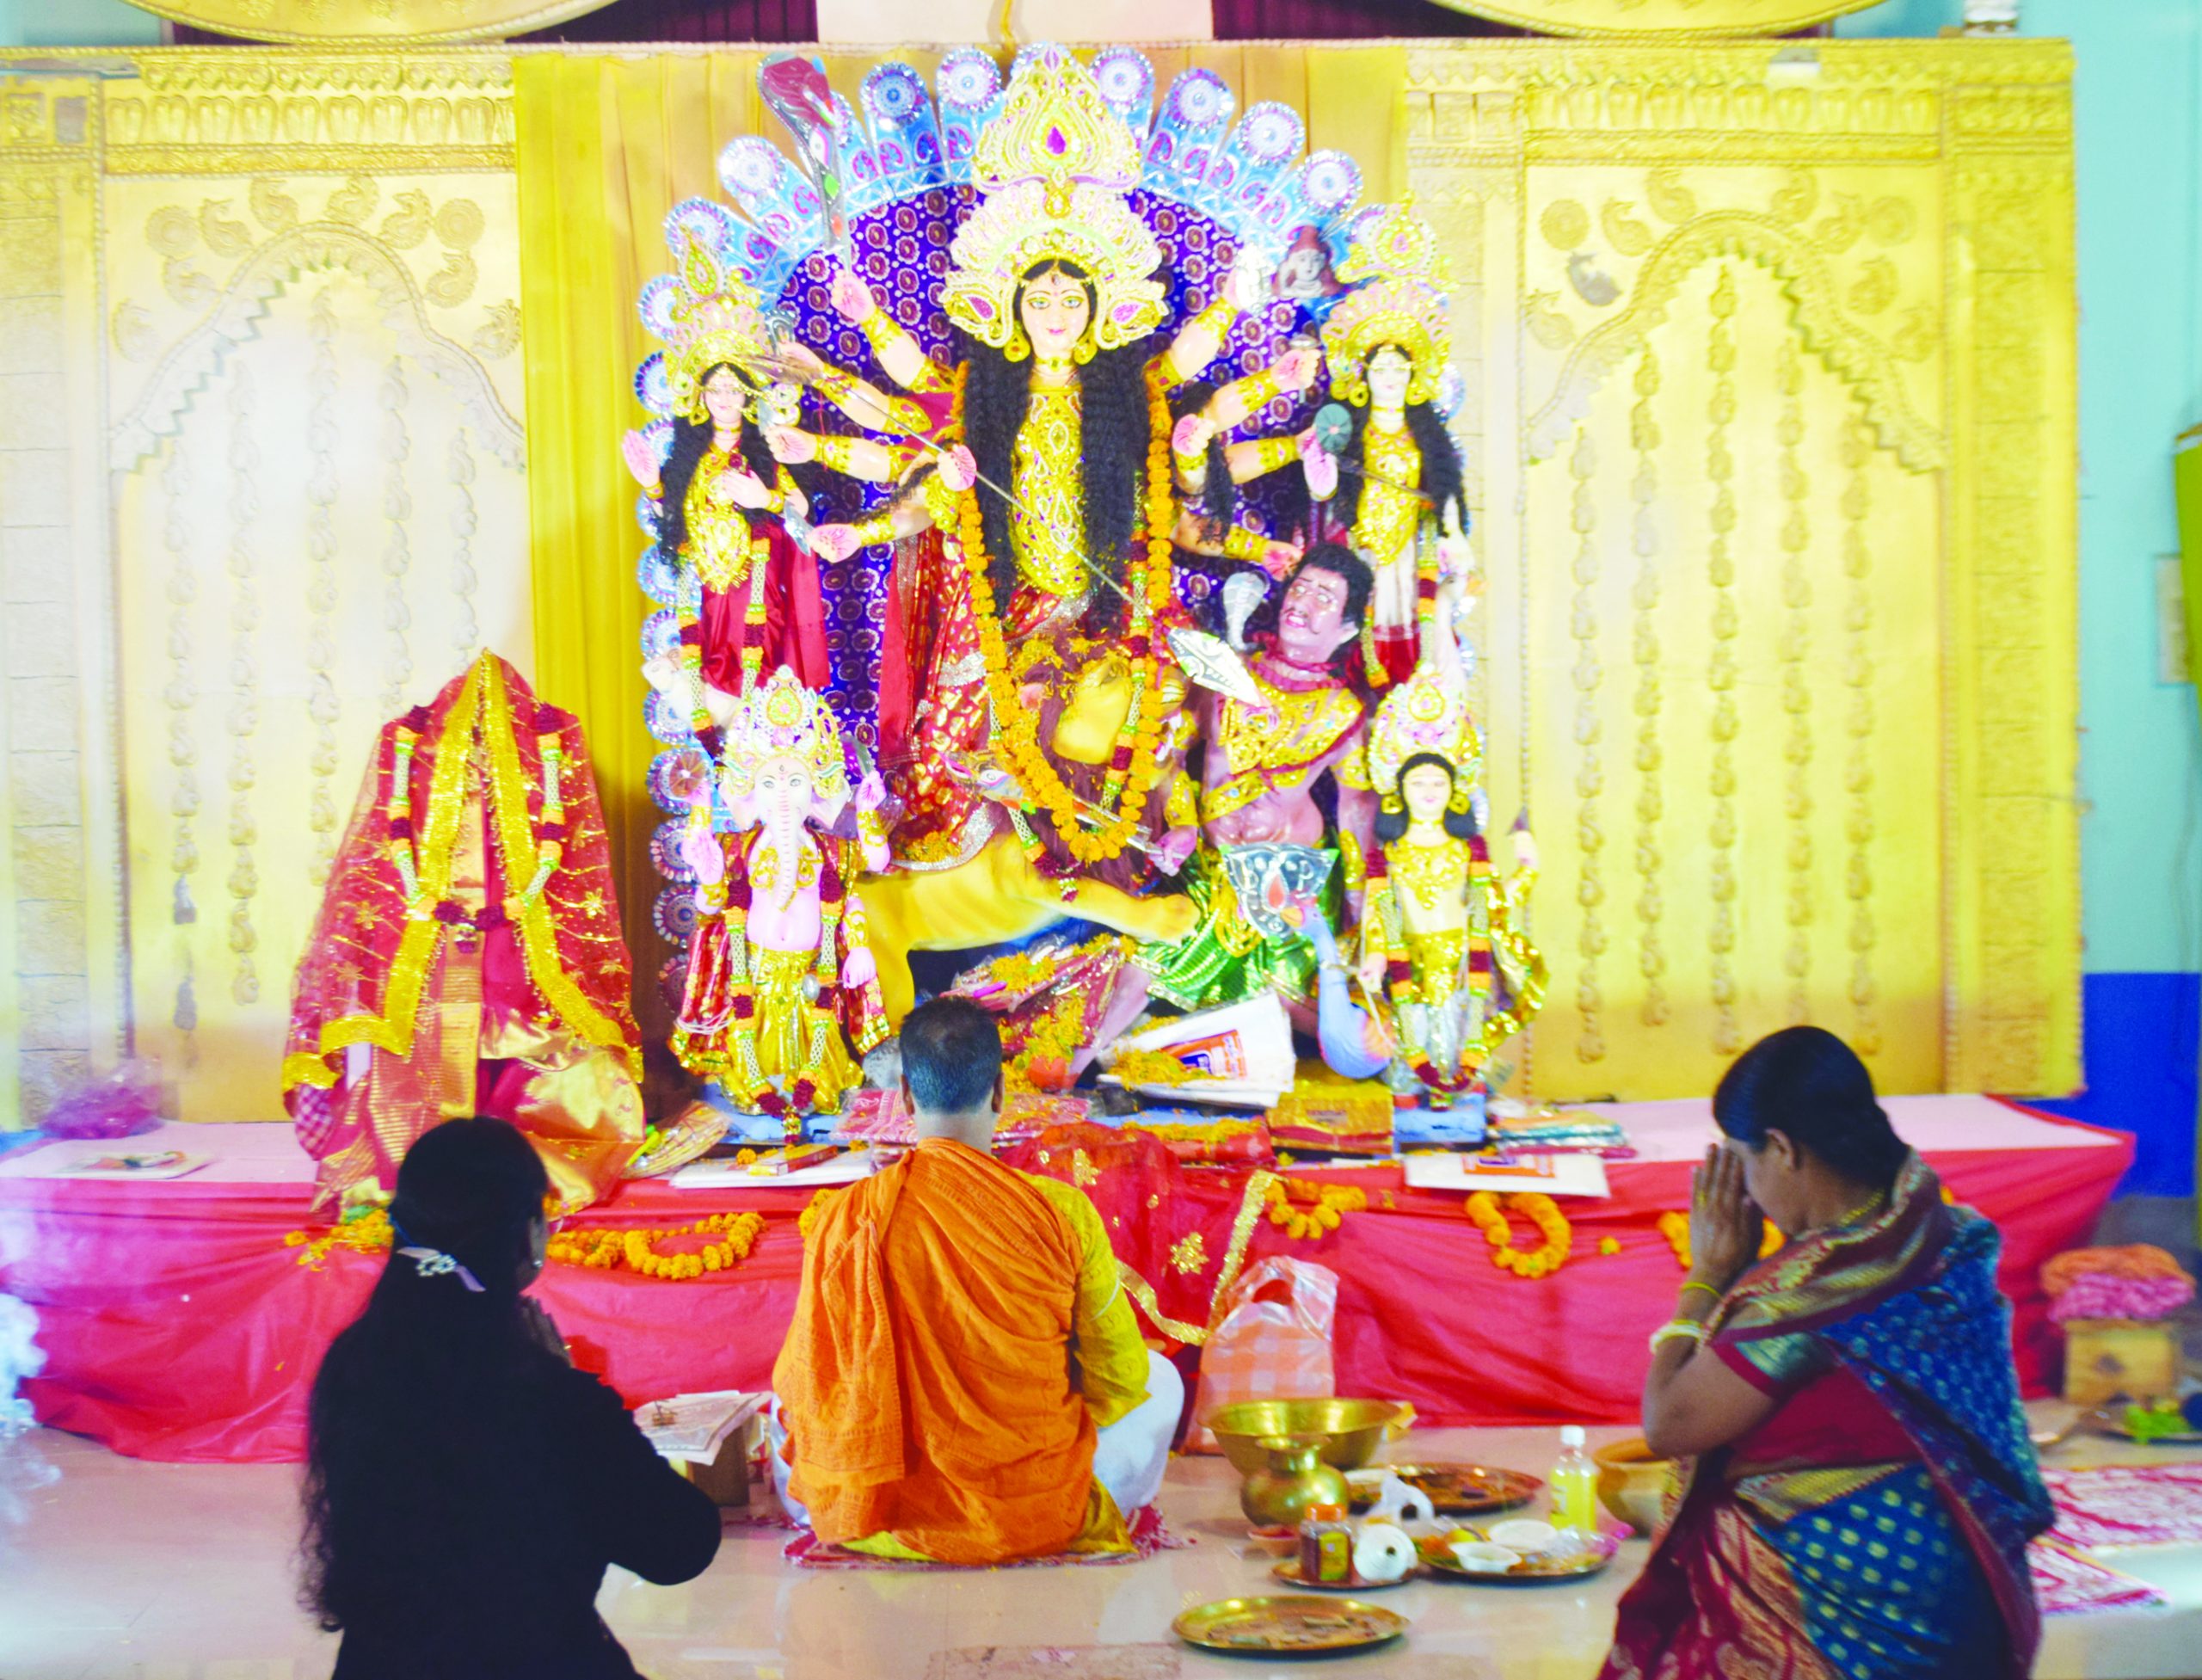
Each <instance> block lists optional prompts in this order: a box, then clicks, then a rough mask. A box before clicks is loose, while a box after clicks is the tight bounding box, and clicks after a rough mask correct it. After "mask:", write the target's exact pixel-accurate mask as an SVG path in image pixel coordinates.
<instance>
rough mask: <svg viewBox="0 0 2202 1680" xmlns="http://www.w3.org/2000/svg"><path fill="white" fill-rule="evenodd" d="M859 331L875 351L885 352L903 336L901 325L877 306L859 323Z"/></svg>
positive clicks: (873, 306)
mask: <svg viewBox="0 0 2202 1680" xmlns="http://www.w3.org/2000/svg"><path fill="white" fill-rule="evenodd" d="M857 330H858V332H860V333H862V334H863V335H864V342H865V343H867V344H869V345H870V346H871V348H873V349H874V350H883V349H885V348H887V347H888V346H889V345H890V344H892V343H894V342H895V341H896V340H898V339H900V338H901V336H902V327H901V323H900V322H898V321H897V320H895V317H893V316H891V315H889V313H888V312H887V311H885V310H883V309H882V308H880V307H879V305H876V304H874V305H872V307H871V313H870V314H869V315H867V316H865V317H864V319H863V320H861V321H859V322H858V323H857Z"/></svg>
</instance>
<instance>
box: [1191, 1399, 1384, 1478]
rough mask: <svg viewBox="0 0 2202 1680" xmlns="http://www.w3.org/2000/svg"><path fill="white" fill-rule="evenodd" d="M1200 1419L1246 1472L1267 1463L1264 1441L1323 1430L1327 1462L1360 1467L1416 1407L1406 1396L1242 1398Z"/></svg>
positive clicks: (1235, 1464) (1335, 1466) (1234, 1464)
mask: <svg viewBox="0 0 2202 1680" xmlns="http://www.w3.org/2000/svg"><path fill="white" fill-rule="evenodd" d="M1201 1422H1202V1424H1203V1425H1206V1427H1207V1428H1208V1430H1209V1432H1210V1433H1211V1434H1213V1435H1214V1436H1215V1443H1216V1445H1218V1446H1219V1447H1221V1448H1222V1449H1223V1455H1224V1456H1225V1457H1226V1458H1227V1459H1229V1460H1230V1461H1231V1465H1232V1468H1233V1469H1235V1470H1237V1471H1238V1472H1239V1474H1240V1475H1242V1476H1251V1475H1252V1474H1254V1472H1255V1471H1257V1470H1259V1469H1261V1468H1264V1466H1265V1465H1267V1464H1268V1462H1269V1455H1268V1454H1267V1453H1265V1452H1264V1451H1263V1449H1262V1444H1261V1443H1262V1442H1263V1440H1264V1438H1265V1437H1270V1436H1276V1435H1319V1436H1321V1437H1323V1448H1322V1451H1321V1454H1320V1457H1321V1458H1322V1461H1323V1462H1324V1463H1326V1464H1327V1465H1330V1466H1331V1467H1332V1468H1333V1469H1338V1470H1358V1469H1359V1468H1361V1467H1362V1465H1364V1464H1366V1463H1368V1462H1369V1460H1370V1459H1372V1458H1374V1457H1375V1456H1376V1449H1377V1448H1379V1447H1381V1446H1382V1445H1383V1444H1384V1443H1386V1442H1387V1441H1392V1440H1396V1439H1398V1438H1399V1437H1400V1436H1402V1435H1405V1433H1406V1432H1407V1427H1408V1425H1411V1424H1412V1423H1413V1422H1414V1407H1412V1406H1409V1405H1407V1404H1406V1403H1405V1401H1402V1400H1242V1401H1241V1402H1240V1403H1239V1404H1238V1405H1237V1406H1220V1407H1218V1408H1217V1409H1216V1410H1215V1411H1214V1412H1209V1414H1208V1415H1207V1416H1206V1417H1205V1418H1202V1419H1201Z"/></svg>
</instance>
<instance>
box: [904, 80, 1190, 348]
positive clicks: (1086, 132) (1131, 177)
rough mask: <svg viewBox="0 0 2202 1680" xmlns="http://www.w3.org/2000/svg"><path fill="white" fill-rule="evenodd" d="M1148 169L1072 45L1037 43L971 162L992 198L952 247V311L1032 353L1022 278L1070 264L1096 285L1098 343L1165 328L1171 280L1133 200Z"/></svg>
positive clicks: (995, 340)
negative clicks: (1160, 272) (1162, 274)
mask: <svg viewBox="0 0 2202 1680" xmlns="http://www.w3.org/2000/svg"><path fill="white" fill-rule="evenodd" d="M1140 168H1141V157H1140V147H1139V142H1138V140H1137V139H1136V138H1134V136H1133V134H1132V132H1131V130H1130V129H1129V128H1128V127H1126V126H1125V125H1124V122H1123V119H1122V118H1120V117H1119V116H1117V115H1116V113H1115V112H1114V111H1111V110H1110V108H1109V106H1108V102H1106V101H1105V100H1104V99H1103V98H1102V97H1101V89H1100V88H1099V87H1098V85H1096V83H1094V80H1093V75H1092V71H1089V70H1087V69H1086V66H1085V65H1082V64H1080V63H1079V61H1078V60H1077V59H1076V58H1073V56H1072V55H1071V54H1070V53H1068V52H1065V51H1064V50H1063V49H1062V48H1061V47H1060V46H1043V47H1040V48H1037V49H1036V51H1035V52H1033V53H1032V54H1031V56H1030V58H1029V60H1028V61H1027V63H1026V65H1025V67H1024V69H1023V70H1022V71H1019V72H1018V77H1017V79H1016V80H1015V81H1014V82H1012V83H1011V84H1010V89H1009V95H1008V97H1007V99H1006V102H1004V104H1003V106H1002V109H1001V113H1000V115H998V116H997V117H995V118H994V120H993V121H992V122H990V123H988V124H987V127H986V131H985V132H984V133H983V134H982V135H981V137H980V140H979V146H978V150H977V151H976V152H975V154H974V156H973V157H972V160H971V182H972V185H973V186H975V187H976V188H978V190H979V192H980V193H981V195H982V196H983V200H984V201H983V202H982V203H981V205H980V206H979V207H978V209H977V210H975V211H974V212H972V213H971V215H970V216H969V218H967V219H966V220H965V221H964V223H963V226H962V227H961V228H960V229H958V230H957V231H956V240H955V243H953V244H951V245H950V247H949V259H950V262H952V263H953V264H954V265H955V266H954V268H952V269H951V270H950V274H949V276H948V281H947V284H946V286H944V287H943V289H942V292H941V307H942V308H943V309H944V310H945V311H947V313H948V318H949V319H950V320H951V321H953V322H954V323H956V325H957V326H959V327H961V328H963V330H964V331H966V332H968V333H969V334H970V335H972V336H973V337H974V338H975V339H977V340H979V342H981V343H982V344H988V345H991V346H993V348H995V349H997V350H1000V351H1001V352H1003V353H1004V354H1006V355H1007V356H1008V357H1009V358H1010V360H1012V361H1015V360H1021V359H1022V358H1023V357H1024V356H1025V355H1027V354H1030V349H1031V347H1030V345H1029V344H1028V343H1026V342H1025V341H1024V333H1023V332H1022V331H1021V330H1020V329H1019V328H1018V322H1017V287H1018V282H1019V281H1020V280H1022V279H1023V277H1024V274H1026V273H1027V272H1028V271H1029V270H1030V268H1033V266H1034V265H1035V264H1037V263H1042V262H1068V263H1071V264H1073V265H1074V266H1075V267H1076V268H1078V269H1079V272H1080V273H1081V274H1084V275H1086V279H1087V280H1088V281H1090V282H1091V284H1092V287H1093V325H1092V331H1091V333H1090V335H1089V339H1090V342H1092V344H1093V346H1094V347H1095V348H1098V349H1102V350H1115V349H1119V348H1123V346H1124V345H1127V344H1131V343H1135V342H1137V341H1138V340H1140V339H1141V338H1144V337H1146V336H1147V334H1149V333H1151V332H1153V330H1154V329H1155V328H1157V327H1158V326H1159V325H1160V324H1161V323H1162V316H1163V307H1164V303H1163V288H1162V286H1161V283H1160V282H1159V281H1158V280H1154V279H1153V274H1154V271H1155V269H1157V268H1159V267H1160V266H1161V263H1162V250H1161V247H1160V246H1159V245H1158V244H1157V243H1155V238H1154V235H1153V233H1152V232H1150V231H1148V229H1147V224H1146V223H1144V222H1143V221H1141V219H1140V218H1139V216H1138V215H1137V213H1136V212H1134V211H1133V209H1132V207H1131V206H1130V205H1129V202H1127V200H1126V194H1129V192H1130V190H1131V188H1132V187H1133V186H1134V185H1135V183H1136V182H1138V180H1139V175H1140ZM1080 348H1084V347H1083V346H1081V347H1080ZM1091 355H1092V351H1091V350H1088V351H1086V356H1085V357H1081V358H1079V359H1080V360H1085V359H1086V357H1090V356H1091Z"/></svg>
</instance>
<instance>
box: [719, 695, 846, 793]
mask: <svg viewBox="0 0 2202 1680" xmlns="http://www.w3.org/2000/svg"><path fill="white" fill-rule="evenodd" d="M788 758H792V759H799V760H802V761H803V763H805V764H806V765H808V766H809V769H810V775H811V785H813V786H814V787H815V788H816V789H817V791H818V800H819V803H821V804H823V805H828V806H834V807H838V806H840V805H841V804H844V803H846V802H847V800H848V797H849V772H848V761H847V760H846V757H845V756H844V755H843V753H842V749H841V729H840V724H839V723H836V722H835V721H834V718H833V708H832V707H831V706H829V705H827V703H826V698H825V696H823V695H822V694H820V693H818V692H815V690H812V689H809V688H806V687H804V686H803V684H802V682H801V681H800V680H798V679H797V676H796V674H795V673H794V672H793V671H791V670H790V669H789V668H787V667H786V666H784V665H783V666H781V667H780V668H778V669H777V670H775V671H774V672H773V673H772V675H771V677H769V678H768V679H767V680H765V681H764V682H762V683H760V684H758V685H757V686H753V687H752V688H751V689H750V690H749V692H747V694H745V695H744V696H742V698H741V704H740V705H739V706H738V707H737V708H736V710H735V715H734V720H733V722H732V723H730V724H729V726H728V729H727V731H726V746H725V750H724V757H723V762H724V765H725V767H724V769H723V770H722V771H721V772H720V785H721V786H722V787H723V789H724V790H725V791H726V793H727V794H728V796H729V797H733V798H746V797H748V796H749V795H750V794H751V793H753V792H754V791H756V787H757V769H758V766H760V765H762V764H764V763H765V762H766V760H770V759H788Z"/></svg>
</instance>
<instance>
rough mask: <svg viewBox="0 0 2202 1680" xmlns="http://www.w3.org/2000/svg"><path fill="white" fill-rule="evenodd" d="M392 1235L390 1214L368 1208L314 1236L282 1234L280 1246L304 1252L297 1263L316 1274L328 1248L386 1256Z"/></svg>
mask: <svg viewBox="0 0 2202 1680" xmlns="http://www.w3.org/2000/svg"><path fill="white" fill-rule="evenodd" d="M393 1235H394V1233H393V1232H392V1231H391V1224H390V1215H388V1214H387V1213H385V1212H384V1210H383V1209H380V1208H370V1209H367V1210H366V1212H364V1213H360V1214H356V1215H352V1216H350V1217H348V1218H347V1219H345V1220H343V1221H342V1222H341V1223H339V1224H335V1225H332V1226H330V1227H329V1229H327V1230H326V1231H323V1232H321V1233H320V1234H315V1233H314V1232H311V1231H288V1232H286V1233H285V1234H284V1236H283V1246H284V1247H286V1248H303V1249H304V1250H305V1252H304V1253H303V1254H301V1255H299V1256H298V1264H299V1265H302V1266H311V1268H312V1269H313V1270H314V1271H320V1270H321V1263H322V1262H323V1260H325V1259H327V1258H329V1250H330V1249H332V1248H348V1249H350V1250H351V1251H352V1252H354V1253H355V1254H382V1253H387V1252H389V1249H390V1246H391V1239H392V1237H393Z"/></svg>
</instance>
